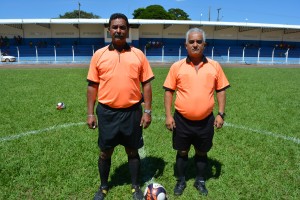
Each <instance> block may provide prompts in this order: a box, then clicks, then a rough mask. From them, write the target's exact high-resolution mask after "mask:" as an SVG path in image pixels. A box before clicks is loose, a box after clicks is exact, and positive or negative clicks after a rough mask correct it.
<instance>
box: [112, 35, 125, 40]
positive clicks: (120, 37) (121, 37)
mask: <svg viewBox="0 0 300 200" xmlns="http://www.w3.org/2000/svg"><path fill="white" fill-rule="evenodd" d="M114 37H115V38H118V39H123V38H124V35H122V34H115V35H114Z"/></svg>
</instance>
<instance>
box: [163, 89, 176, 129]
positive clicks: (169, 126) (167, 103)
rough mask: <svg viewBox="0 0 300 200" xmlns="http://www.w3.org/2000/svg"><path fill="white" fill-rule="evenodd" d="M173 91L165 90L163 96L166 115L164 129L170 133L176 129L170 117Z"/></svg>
mask: <svg viewBox="0 0 300 200" xmlns="http://www.w3.org/2000/svg"><path fill="white" fill-rule="evenodd" d="M173 94H174V91H170V90H166V91H165V96H164V105H165V114H166V127H167V129H168V130H170V131H172V130H173V129H174V128H176V125H175V121H174V118H173V116H172V102H173Z"/></svg>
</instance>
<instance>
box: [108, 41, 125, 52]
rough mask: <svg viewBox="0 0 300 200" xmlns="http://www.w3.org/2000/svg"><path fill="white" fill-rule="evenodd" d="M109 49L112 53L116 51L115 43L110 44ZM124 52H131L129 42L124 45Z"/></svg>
mask: <svg viewBox="0 0 300 200" xmlns="http://www.w3.org/2000/svg"><path fill="white" fill-rule="evenodd" d="M108 49H109V50H110V51H113V50H115V47H114V45H113V43H110V44H109V46H108ZM123 50H125V51H129V50H130V46H129V44H128V43H127V42H126V44H125V45H124V48H123Z"/></svg>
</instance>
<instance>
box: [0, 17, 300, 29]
mask: <svg viewBox="0 0 300 200" xmlns="http://www.w3.org/2000/svg"><path fill="white" fill-rule="evenodd" d="M108 21H109V19H83V18H81V19H0V24H2V25H23V24H45V25H46V24H47V25H50V24H103V25H106V26H107V24H108ZM129 23H130V25H131V26H132V27H138V26H140V25H143V24H162V25H164V26H165V28H167V27H168V26H171V25H190V26H214V27H215V28H216V29H218V27H220V29H224V28H230V27H239V28H241V27H243V28H244V31H245V30H251V29H255V28H261V29H284V30H287V29H290V31H292V32H300V25H287V24H265V23H250V22H223V21H191V20H151V19H129Z"/></svg>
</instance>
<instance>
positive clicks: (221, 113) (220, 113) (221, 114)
mask: <svg viewBox="0 0 300 200" xmlns="http://www.w3.org/2000/svg"><path fill="white" fill-rule="evenodd" d="M218 115H220V116H221V117H222V119H223V120H224V118H225V113H223V112H218Z"/></svg>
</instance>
